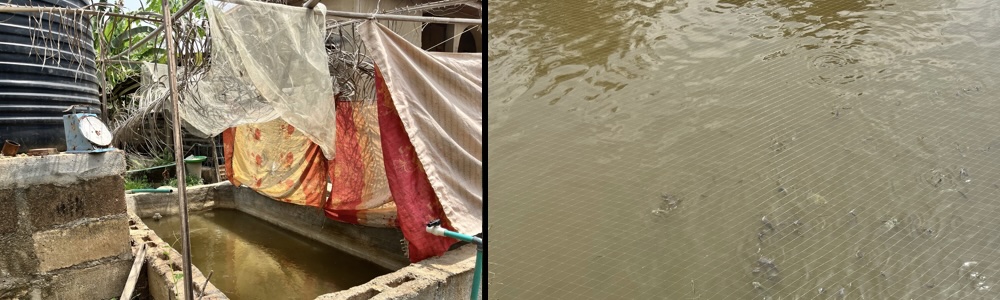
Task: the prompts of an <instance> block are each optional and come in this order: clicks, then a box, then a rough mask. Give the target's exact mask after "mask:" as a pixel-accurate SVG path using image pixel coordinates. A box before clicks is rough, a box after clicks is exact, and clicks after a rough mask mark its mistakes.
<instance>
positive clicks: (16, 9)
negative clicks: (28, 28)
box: [0, 5, 160, 22]
mask: <svg viewBox="0 0 1000 300" xmlns="http://www.w3.org/2000/svg"><path fill="white" fill-rule="evenodd" d="M0 13H50V14H76V13H79V14H82V15H85V16H113V17H121V18H132V19H137V20H143V21H150V22H160V19H156V18H149V17H140V16H133V15H129V14H120V13H113V12H103V11H96V10H91V9H84V8H69V7H49V6H20V5H0Z"/></svg>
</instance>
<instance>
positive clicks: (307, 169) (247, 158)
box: [222, 119, 327, 207]
mask: <svg viewBox="0 0 1000 300" xmlns="http://www.w3.org/2000/svg"><path fill="white" fill-rule="evenodd" d="M222 139H223V144H224V145H225V150H224V155H225V158H226V174H229V181H230V182H232V183H233V185H237V186H239V185H245V186H248V187H250V188H251V189H253V190H255V191H257V192H258V193H261V194H263V195H265V196H268V197H270V198H272V199H275V200H279V201H283V202H288V203H294V204H298V205H308V206H316V207H321V206H323V197H324V193H325V191H326V182H327V177H326V163H327V161H326V158H325V157H323V152H322V150H320V148H319V147H318V146H317V145H316V144H314V143H313V142H312V141H310V140H309V138H307V137H306V136H305V135H303V134H302V133H301V132H299V131H297V130H295V127H293V126H292V125H289V124H288V123H286V122H285V121H282V120H281V119H275V120H273V121H269V122H265V123H258V124H247V125H240V126H237V127H235V128H230V129H227V130H226V131H224V132H223V133H222Z"/></svg>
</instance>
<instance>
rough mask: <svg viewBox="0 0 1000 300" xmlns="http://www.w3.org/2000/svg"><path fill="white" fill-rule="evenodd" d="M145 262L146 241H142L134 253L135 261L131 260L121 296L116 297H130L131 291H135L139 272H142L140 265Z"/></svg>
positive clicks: (126, 298) (124, 299)
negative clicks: (130, 269)
mask: <svg viewBox="0 0 1000 300" xmlns="http://www.w3.org/2000/svg"><path fill="white" fill-rule="evenodd" d="M145 262H146V243H142V246H139V252H136V253H135V261H133V262H132V271H129V273H128V280H127V281H125V290H123V291H122V296H121V297H118V299H121V300H129V299H132V292H134V291H135V283H136V282H138V281H139V273H142V266H143V264H145Z"/></svg>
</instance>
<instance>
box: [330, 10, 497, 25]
mask: <svg viewBox="0 0 1000 300" xmlns="http://www.w3.org/2000/svg"><path fill="white" fill-rule="evenodd" d="M326 16H328V17H341V18H350V19H372V18H374V19H378V20H387V21H408V22H420V23H443V24H470V25H482V24H483V20H482V19H463V18H442V17H423V16H408V15H387V14H367V13H359V12H349V11H336V10H328V11H326Z"/></svg>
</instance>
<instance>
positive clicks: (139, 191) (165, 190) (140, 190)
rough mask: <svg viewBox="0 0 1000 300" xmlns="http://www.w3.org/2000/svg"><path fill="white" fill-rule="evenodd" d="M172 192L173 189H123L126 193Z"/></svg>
mask: <svg viewBox="0 0 1000 300" xmlns="http://www.w3.org/2000/svg"><path fill="white" fill-rule="evenodd" d="M173 192H174V190H173V189H131V190H128V191H125V193H126V194H134V193H173Z"/></svg>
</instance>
